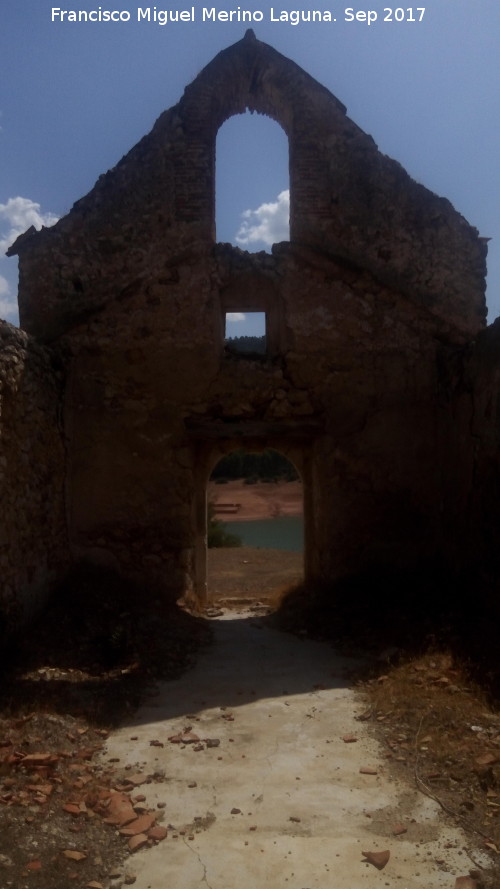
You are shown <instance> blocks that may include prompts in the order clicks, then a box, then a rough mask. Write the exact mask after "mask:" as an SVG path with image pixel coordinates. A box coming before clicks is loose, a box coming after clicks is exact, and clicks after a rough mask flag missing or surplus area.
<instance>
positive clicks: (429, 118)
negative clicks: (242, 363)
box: [0, 0, 500, 332]
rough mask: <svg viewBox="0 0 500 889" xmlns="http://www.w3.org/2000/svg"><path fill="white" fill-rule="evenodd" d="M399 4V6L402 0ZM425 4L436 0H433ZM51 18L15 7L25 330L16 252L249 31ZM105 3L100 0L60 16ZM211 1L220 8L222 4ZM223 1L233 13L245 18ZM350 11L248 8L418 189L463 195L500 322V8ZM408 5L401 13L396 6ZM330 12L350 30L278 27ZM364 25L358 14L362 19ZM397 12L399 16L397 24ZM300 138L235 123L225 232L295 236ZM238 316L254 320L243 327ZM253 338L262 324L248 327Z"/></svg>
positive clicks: (222, 179)
mask: <svg viewBox="0 0 500 889" xmlns="http://www.w3.org/2000/svg"><path fill="white" fill-rule="evenodd" d="M386 2H387V0H386ZM420 2H421V3H422V2H424V0H420ZM115 4H116V5H113V3H110V4H108V5H106V3H105V2H103V3H102V4H101V7H100V8H101V9H102V10H119V11H121V12H122V13H123V14H124V17H125V18H126V17H127V13H129V14H130V20H129V21H127V22H124V21H122V22H117V23H111V22H110V23H105V22H96V23H90V22H87V23H84V22H79V23H78V22H62V23H61V22H60V21H59V20H58V21H55V22H53V21H51V10H52V8H53V7H52V3H51V2H47V0H1V4H0V59H1V77H0V317H6V318H7V319H8V320H10V321H12V322H13V323H17V312H16V293H17V261H16V260H15V259H6V258H4V256H3V254H4V252H5V250H6V249H7V247H8V245H9V244H10V243H11V241H12V240H13V239H14V238H15V237H16V235H17V234H18V233H20V232H21V231H24V230H25V229H26V228H28V227H29V226H30V225H31V224H34V225H35V226H36V227H40V225H42V224H45V225H49V224H51V223H53V222H54V221H56V219H57V218H59V217H60V216H62V215H64V214H65V213H67V212H68V211H69V210H70V208H71V206H72V204H73V203H74V201H76V200H78V199H79V198H80V197H82V195H84V194H86V193H87V192H88V191H89V190H90V189H91V188H92V186H93V185H94V183H95V181H96V179H97V178H98V176H99V175H100V174H101V173H103V172H105V171H106V170H107V169H109V168H110V167H112V166H114V165H115V164H116V163H117V162H118V160H119V159H120V158H121V157H122V156H123V155H124V154H125V153H126V152H127V151H128V150H129V149H130V148H131V147H132V146H133V145H134V144H135V143H136V142H137V141H138V140H139V139H140V138H141V137H142V136H143V135H144V134H145V133H147V132H149V130H150V129H151V127H152V126H153V123H154V121H155V120H156V118H157V117H158V116H159V114H160V113H161V112H162V111H163V110H165V109H166V108H169V107H170V106H171V105H174V104H175V103H176V102H177V101H178V100H179V98H180V96H181V94H182V91H183V89H184V87H185V86H186V85H187V84H188V83H189V82H190V81H191V80H192V79H193V78H194V77H195V76H196V75H197V74H198V72H199V71H200V70H201V68H202V67H204V65H205V64H207V63H208V62H209V61H210V60H211V59H212V58H213V56H214V55H215V54H216V53H217V52H219V51H220V50H221V49H223V48H224V47H226V46H228V45H230V44H231V43H234V42H236V41H237V40H239V39H241V37H242V36H243V35H244V32H245V30H246V28H247V27H248V24H247V23H244V24H242V23H241V22H237V21H233V22H232V23H229V22H223V21H217V22H211V21H205V22H203V21H202V10H203V6H202V5H201V4H200V3H198V2H196V3H195V7H194V8H195V21H186V22H182V23H177V24H174V23H168V24H166V25H165V26H161V25H159V24H157V23H156V22H154V21H150V22H148V21H146V20H142V21H140V22H139V21H137V10H138V8H141V9H151V11H152V12H153V10H154V9H156V10H157V11H158V10H163V9H165V8H168V9H171V10H182V9H185V10H191V5H188V4H187V3H186V4H182V3H180V4H179V3H177V2H175V5H171V6H168V7H167V6H161V5H157V6H156V7H153V6H152V7H146V6H141V7H137V6H136V5H132V4H131V3H128V2H120V0H115ZM59 8H64V9H66V8H68V9H73V10H84V11H89V10H98V9H99V6H98V5H97V4H93V3H89V2H87V0H80V2H76V0H75V2H74V5H70V4H68V6H67V7H66V6H64V7H59ZM208 8H211V6H210V4H209V5H208ZM237 8H238V7H237V6H236V5H234V6H231V5H228V4H226V3H224V4H223V3H221V4H220V5H218V6H216V7H215V9H216V10H217V11H218V12H219V11H225V10H226V11H227V10H231V9H233V10H236V9H237ZM349 8H351V7H347V6H344V5H340V4H338V3H328V2H325V3H320V2H318V3H316V2H314V0H313V2H309V3H305V2H300V3H299V2H293V3H290V4H285V3H283V4H279V3H277V4H276V5H274V6H271V5H267V4H266V3H264V0H257V2H255V0H250V2H248V3H246V4H245V3H242V4H241V5H240V9H242V10H250V11H252V12H257V11H261V12H262V18H263V20H262V21H261V22H255V23H254V24H253V25H252V27H253V28H254V30H255V33H256V36H257V38H258V39H260V40H263V41H265V42H267V43H270V44H271V45H273V46H274V47H275V48H276V49H278V50H279V51H280V52H282V53H283V54H284V55H286V56H288V57H290V58H291V59H293V60H294V61H295V62H297V63H298V64H299V65H301V66H302V67H303V68H304V69H305V70H306V71H308V73H309V74H311V75H312V76H313V77H315V78H316V79H317V80H319V81H320V83H322V84H324V85H325V86H326V87H328V89H330V90H331V91H332V92H333V93H334V94H335V95H336V96H337V97H338V98H339V99H340V100H341V101H342V102H343V103H344V104H345V105H346V106H347V113H348V115H349V117H351V118H352V119H353V120H354V121H355V122H356V123H357V124H358V125H359V126H360V127H361V128H362V129H363V130H365V131H366V132H367V133H369V134H370V135H372V136H373V138H374V139H375V141H376V143H377V144H378V146H379V148H380V150H381V151H382V152H384V153H385V154H388V155H389V156H391V157H393V158H395V159H396V160H398V161H399V162H400V163H401V164H402V165H403V166H404V167H405V169H406V170H407V171H408V173H410V175H411V176H413V177H414V178H415V179H416V180H417V181H419V182H421V183H422V184H423V185H425V186H426V187H427V188H429V189H431V190H432V191H435V192H436V193H437V194H439V195H442V196H444V197H447V198H448V199H449V200H450V201H451V202H452V204H453V205H454V206H455V208H456V209H457V210H458V211H459V212H460V213H462V214H463V215H464V216H465V218H466V219H467V220H468V221H469V222H470V223H471V224H472V225H474V226H476V227H477V228H478V229H479V231H480V234H481V235H483V236H485V237H490V238H492V240H491V242H490V245H489V247H490V250H489V259H488V269H489V272H488V291H487V299H488V306H489V321H492V320H494V318H495V317H497V316H498V315H500V175H499V164H500V3H499V2H498V0H431V2H430V3H429V5H428V6H426V7H416V6H415V7H408V6H405V7H401V9H402V10H403V13H404V14H405V15H407V11H408V10H409V9H410V10H413V17H414V18H417V19H418V18H420V13H419V12H418V11H417V9H420V8H425V13H424V15H423V18H422V21H420V22H419V21H414V22H410V21H403V22H397V21H394V20H393V21H384V20H383V19H384V17H385V15H387V14H386V13H384V9H385V8H387V7H385V6H384V4H382V3H381V4H379V3H377V2H368V3H364V4H362V5H361V6H355V7H352V8H353V9H354V11H355V12H356V11H358V10H361V11H366V10H369V9H370V10H373V11H375V12H376V13H377V20H376V21H374V22H373V23H372V24H371V25H368V23H367V22H366V21H363V20H354V21H346V14H345V10H346V9H349ZM396 8H397V7H393V9H396ZM311 9H320V10H330V11H331V12H332V15H333V17H335V18H336V21H335V22H331V23H329V22H326V21H323V22H321V23H314V24H313V23H306V22H301V23H300V24H298V25H292V24H290V23H289V22H286V21H279V22H276V21H274V22H273V21H271V17H272V13H271V10H274V17H278V16H279V14H280V12H281V11H282V10H285V11H291V10H299V11H305V10H311ZM347 18H349V14H348V15H347ZM393 18H394V17H393ZM287 189H288V172H287V143H286V138H285V137H284V134H283V132H282V131H281V130H280V128H279V127H278V125H277V124H275V123H274V122H272V121H269V120H267V119H265V118H259V117H258V116H257V115H253V116H250V115H245V116H240V117H235V118H232V119H231V120H230V121H228V122H227V123H226V124H225V125H224V127H223V128H222V129H221V131H220V133H219V137H218V144H217V237H218V240H221V241H231V242H233V243H239V244H240V246H242V247H244V248H245V249H250V250H258V249H262V248H264V247H265V246H266V244H267V243H269V242H270V241H271V242H272V240H280V239H283V238H284V237H286V215H287ZM237 323H238V322H237ZM245 332H250V331H245Z"/></svg>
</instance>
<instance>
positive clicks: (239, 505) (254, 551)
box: [207, 448, 304, 608]
mask: <svg viewBox="0 0 500 889" xmlns="http://www.w3.org/2000/svg"><path fill="white" fill-rule="evenodd" d="M303 575H304V492H303V483H302V478H301V476H300V473H299V472H298V470H297V467H296V466H295V465H294V463H292V462H291V460H290V459H289V458H288V457H286V456H285V455H284V454H283V453H281V452H280V451H278V450H276V449H274V448H264V449H261V450H246V449H243V448H236V449H234V450H231V451H229V452H228V453H227V454H225V455H224V456H223V457H221V458H220V459H219V460H217V462H216V463H215V465H214V466H213V467H212V469H211V472H210V475H209V479H208V483H207V596H208V601H209V602H212V603H215V602H221V601H222V602H223V601H227V600H229V601H234V600H239V601H240V600H246V599H248V600H249V601H254V600H256V599H258V600H260V601H261V602H262V603H264V604H265V605H266V606H267V607H271V608H272V607H275V606H276V604H277V603H278V602H279V600H280V598H281V596H282V595H283V594H284V592H285V591H286V590H287V589H290V587H292V586H293V585H295V584H297V583H298V582H300V581H301V580H302V578H303Z"/></svg>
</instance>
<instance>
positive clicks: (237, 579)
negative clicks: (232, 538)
mask: <svg viewBox="0 0 500 889" xmlns="http://www.w3.org/2000/svg"><path fill="white" fill-rule="evenodd" d="M303 563H304V557H303V554H302V553H294V552H286V551H285V550H274V549H255V548H253V547H250V546H235V547H231V548H229V549H217V548H216V549H209V550H208V590H209V598H210V601H211V602H213V601H214V600H220V599H221V598H232V597H240V598H250V599H252V598H254V599H261V600H262V601H263V602H266V603H268V604H269V605H271V606H272V605H273V604H274V603H275V602H277V601H279V599H280V597H281V596H282V595H283V593H284V592H285V590H286V589H288V588H289V587H290V586H293V585H294V584H296V583H299V582H300V580H301V579H302V577H303Z"/></svg>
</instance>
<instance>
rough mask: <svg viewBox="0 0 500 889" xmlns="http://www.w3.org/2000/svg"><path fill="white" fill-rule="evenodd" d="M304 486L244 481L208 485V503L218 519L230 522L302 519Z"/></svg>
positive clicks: (295, 482)
mask: <svg viewBox="0 0 500 889" xmlns="http://www.w3.org/2000/svg"><path fill="white" fill-rule="evenodd" d="M302 497H303V491H302V482H300V481H294V482H282V481H280V482H256V483H255V484H253V485H246V484H244V482H243V480H242V479H238V480H236V481H228V482H225V483H224V484H222V485H221V484H216V483H215V482H209V485H208V500H209V502H210V503H212V504H213V506H214V515H215V518H217V519H222V521H224V519H226V520H227V521H231V522H238V521H246V520H250V519H270V518H277V517H279V516H298V515H302Z"/></svg>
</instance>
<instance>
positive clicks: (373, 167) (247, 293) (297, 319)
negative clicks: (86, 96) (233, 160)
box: [0, 31, 500, 626]
mask: <svg viewBox="0 0 500 889" xmlns="http://www.w3.org/2000/svg"><path fill="white" fill-rule="evenodd" d="M247 109H250V111H255V112H258V113H259V114H263V115H267V116H269V117H270V118H272V119H273V120H275V121H276V122H277V123H278V124H279V125H280V126H281V127H282V128H283V130H284V131H285V133H286V135H287V137H288V144H289V173H290V239H289V241H287V242H283V243H279V244H275V245H274V246H273V248H272V253H271V254H266V253H256V254H252V253H247V252H244V251H242V250H240V249H238V248H235V247H233V246H231V245H228V244H221V243H217V241H216V237H215V221H214V208H215V144H216V136H217V131H218V129H219V128H220V126H221V125H222V124H223V123H224V121H225V120H227V119H228V118H229V117H231V116H232V115H235V114H241V113H243V112H245V111H246V110H247ZM486 252H487V250H486V243H485V239H483V238H481V237H480V236H479V233H478V232H477V230H476V229H475V228H473V227H471V225H469V224H468V223H467V222H466V220H465V219H464V218H463V217H462V216H461V215H460V214H459V213H457V212H456V211H455V210H454V209H453V207H452V206H451V204H450V203H449V202H448V201H447V200H446V199H444V198H441V197H437V196H436V195H435V194H433V193H431V192H430V191H428V190H427V189H426V188H424V187H423V186H422V185H420V184H417V183H416V182H415V181H413V180H412V179H411V178H410V176H409V175H408V174H407V173H406V172H405V171H404V170H403V169H402V167H401V166H400V165H399V164H398V163H397V162H396V161H394V160H391V159H390V158H388V157H386V156H384V155H383V154H382V153H381V152H380V151H379V150H378V149H377V146H376V145H375V143H374V141H373V139H372V138H371V137H370V136H369V135H367V134H366V133H364V132H363V131H362V130H361V129H360V128H359V127H358V126H357V125H356V124H355V123H353V121H351V120H350V119H349V117H348V116H347V115H346V109H345V107H344V106H343V105H342V103H341V102H340V101H339V100H338V99H337V98H335V96H333V95H332V94H331V93H330V92H329V91H328V90H327V89H326V88H324V87H323V86H321V85H320V84H319V83H317V82H316V81H315V80H314V79H313V78H312V77H310V76H309V75H308V74H307V73H305V72H304V71H303V70H302V69H301V68H300V67H298V66H297V65H296V64H295V63H294V62H292V61H290V60H289V59H287V58H285V57H284V56H282V55H281V54H280V53H279V52H277V51H276V50H274V49H273V48H272V47H270V46H268V45H266V44H265V43H262V42H260V41H259V40H257V39H256V37H255V35H254V34H253V32H251V31H249V32H247V34H246V35H245V37H244V38H243V39H242V40H240V41H239V42H238V43H236V44H235V45H233V46H231V47H229V48H228V49H225V50H224V51H222V52H221V53H219V55H217V56H216V58H214V59H213V61H212V62H210V64H208V65H207V66H206V67H205V68H204V69H203V70H202V71H201V73H200V74H199V75H198V76H197V77H196V79H195V80H194V81H193V82H192V83H191V84H190V85H189V86H188V87H187V88H186V89H185V92H184V94H183V96H182V98H181V100H180V102H179V103H178V104H177V105H176V106H175V107H173V108H171V109H169V110H168V111H165V112H164V113H163V114H161V116H160V117H159V118H158V120H157V122H156V123H155V125H154V127H153V129H152V130H151V132H150V133H149V134H148V135H147V136H145V137H144V138H143V139H142V140H141V141H140V142H139V143H138V144H137V145H136V146H135V147H134V148H132V150H131V151H130V152H129V153H128V154H127V155H126V156H125V157H124V158H123V159H122V160H121V161H120V162H119V163H118V164H117V165H116V167H114V168H113V169H112V170H110V171H109V172H107V173H106V174H105V175H103V176H101V177H100V178H99V180H98V181H97V183H96V185H95V186H94V188H93V189H92V191H91V192H90V193H89V194H88V195H86V196H85V197H83V198H82V199H81V200H79V201H77V203H76V204H75V205H74V206H73V208H72V209H71V211H70V212H69V213H68V214H67V215H66V216H65V217H64V218H62V219H60V220H59V222H58V223H57V224H56V225H54V226H53V227H51V228H46V229H42V230H41V231H39V232H37V231H35V230H34V229H30V230H29V231H28V232H26V233H25V234H24V235H22V236H21V237H19V238H18V240H17V241H16V243H15V244H14V245H13V246H12V247H11V249H10V251H9V253H10V254H11V255H12V254H17V255H18V256H19V269H20V280H19V308H20V325H21V326H20V329H17V328H14V327H12V326H11V325H9V324H7V323H5V322H2V323H1V325H0V398H1V401H0V405H1V416H0V485H1V524H0V577H1V580H0V606H1V611H2V620H3V622H4V624H5V625H7V626H10V625H14V624H16V623H17V624H18V623H19V622H22V621H24V620H26V619H27V618H28V617H29V616H30V615H31V614H32V613H33V612H34V611H36V609H37V608H39V607H40V606H41V604H42V603H43V602H44V600H45V599H46V597H47V595H48V594H49V593H50V591H51V589H53V588H54V586H55V585H56V584H57V583H58V582H60V581H61V579H62V578H63V577H64V576H65V574H66V573H67V571H68V569H69V568H70V567H71V566H72V565H75V564H78V563H80V562H87V563H88V562H90V563H94V564H96V565H104V566H107V568H110V569H112V570H113V571H116V572H117V573H118V574H119V575H120V576H122V577H125V578H128V579H132V580H135V581H138V582H139V583H140V584H141V586H142V587H143V588H144V589H145V590H146V591H147V590H154V591H155V594H157V593H158V591H160V592H161V594H162V595H164V596H165V597H168V598H176V597H178V596H179V595H181V594H185V595H190V596H191V597H193V598H196V599H198V600H199V601H203V600H204V597H205V596H206V524H207V511H206V488H207V481H208V478H209V476H210V473H211V470H212V468H213V467H214V465H215V464H216V462H217V461H218V460H219V459H220V457H221V456H222V455H224V454H226V453H228V452H229V451H231V450H233V449H235V448H240V447H244V448H248V449H256V450H262V449H264V448H267V447H272V448H275V449H277V450H278V451H280V452H281V453H283V454H284V455H285V456H287V457H288V458H289V459H290V460H291V461H292V462H293V463H294V465H295V466H296V468H297V469H298V471H299V473H300V475H301V477H302V480H303V485H304V524H305V552H304V571H305V579H306V587H307V583H311V584H314V583H316V582H320V583H323V584H324V583H331V584H332V589H333V588H334V585H335V583H336V581H338V580H339V579H342V578H346V577H355V576H357V575H358V574H361V573H363V574H365V575H366V573H367V572H368V573H369V572H377V574H378V575H379V576H380V574H381V573H382V576H383V574H384V572H387V573H388V574H391V573H394V572H397V573H398V575H399V576H408V577H410V576H412V574H414V573H415V572H422V570H423V569H425V568H426V566H429V570H439V571H442V572H444V574H445V576H446V575H447V576H449V578H450V580H453V578H455V577H456V576H457V575H459V574H460V573H463V572H474V571H477V569H478V566H481V571H482V572H483V573H487V574H488V575H489V576H490V577H492V578H494V577H495V576H498V558H499V556H498V554H499V552H500V549H499V542H500V541H499V529H500V522H499V517H498V490H499V466H498V445H499V425H498V409H499V405H500V401H499V393H500V388H499V374H500V361H499V358H498V340H499V333H498V330H497V327H496V325H492V326H491V327H488V328H487V327H486V322H485V319H486V307H485V297H484V292H485V275H486ZM250 311H257V312H262V313H265V321H266V353H265V355H263V356H260V357H252V356H250V357H249V356H244V355H235V354H231V353H229V352H228V351H227V350H226V349H225V347H224V323H225V316H226V313H228V312H243V313H244V312H250ZM431 566H432V567H431Z"/></svg>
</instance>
